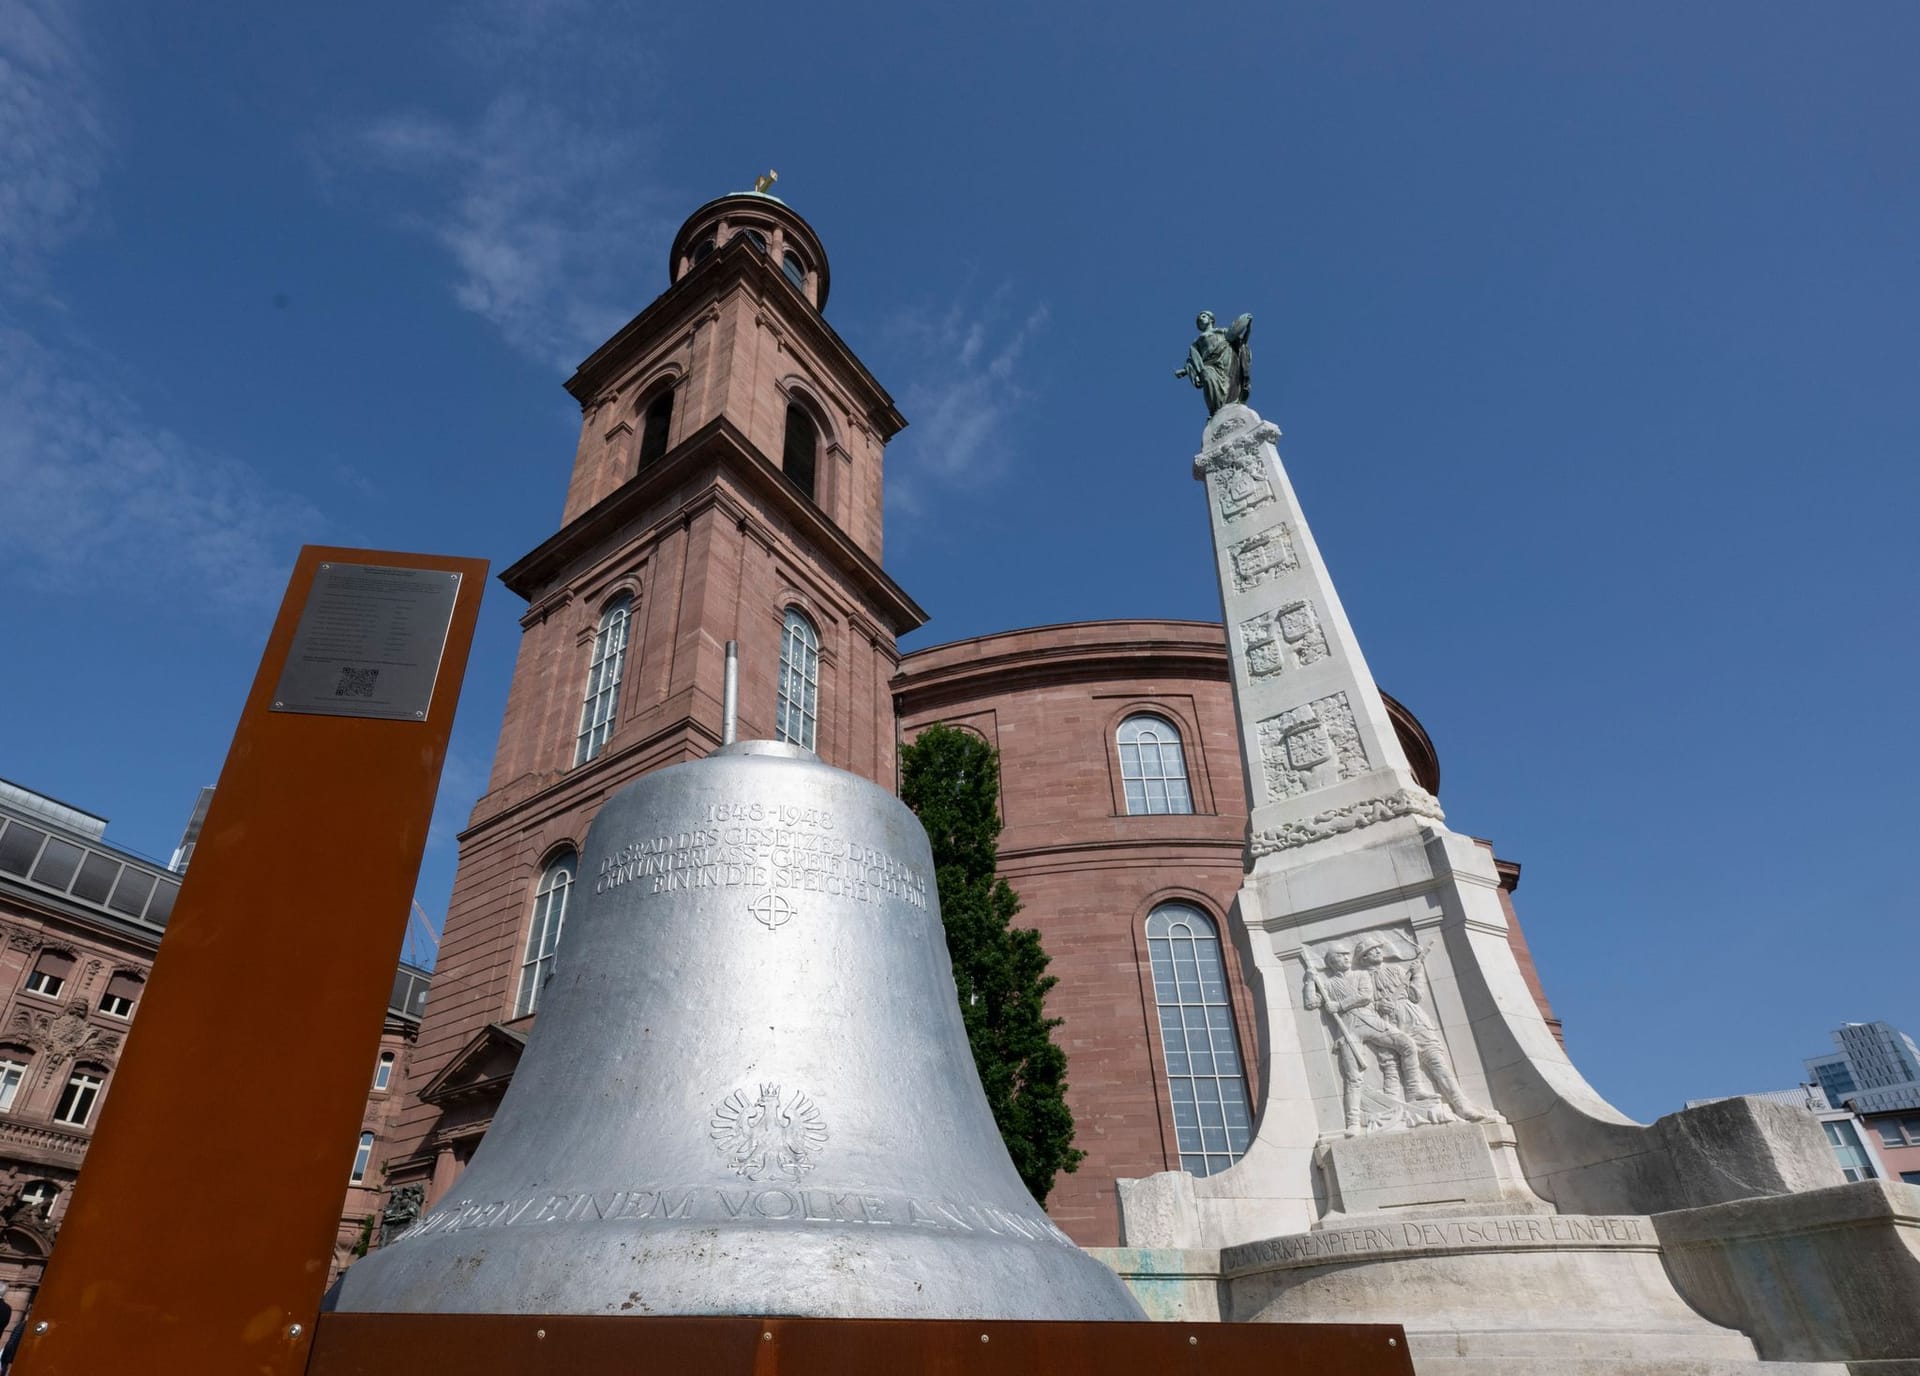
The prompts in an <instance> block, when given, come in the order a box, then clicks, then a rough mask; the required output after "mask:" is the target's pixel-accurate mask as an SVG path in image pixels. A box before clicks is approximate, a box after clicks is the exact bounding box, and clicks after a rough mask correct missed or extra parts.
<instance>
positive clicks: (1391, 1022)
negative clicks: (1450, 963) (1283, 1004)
mask: <svg viewBox="0 0 1920 1376" xmlns="http://www.w3.org/2000/svg"><path fill="white" fill-rule="evenodd" d="M1404 940H1405V946H1404V947H1403V946H1402V945H1401V941H1400V939H1396V938H1394V937H1392V936H1389V935H1387V934H1386V933H1382V932H1369V933H1367V934H1366V935H1365V936H1362V937H1361V938H1360V939H1359V940H1358V941H1356V942H1355V943H1354V944H1353V945H1352V946H1351V947H1349V946H1348V945H1347V944H1346V943H1344V942H1334V943H1332V944H1331V945H1328V946H1324V947H1322V948H1321V949H1320V950H1318V951H1314V950H1312V949H1310V948H1308V947H1306V946H1302V947H1301V948H1300V962H1301V964H1302V966H1303V967H1304V969H1305V982H1304V986H1303V988H1302V991H1301V993H1302V997H1301V1002H1302V1003H1303V1004H1304V1005H1305V1006H1306V1007H1308V1008H1310V1009H1316V1010H1318V1011H1319V1012H1320V1014H1321V1018H1322V1020H1323V1021H1324V1023H1325V1024H1326V1027H1327V1034H1328V1040H1329V1042H1330V1044H1331V1050H1332V1053H1333V1057H1334V1061H1335V1063H1336V1065H1337V1066H1338V1068H1339V1072H1340V1087H1341V1099H1342V1103H1343V1106H1344V1108H1345V1117H1346V1135H1347V1136H1349V1137H1358V1136H1359V1135H1360V1134H1361V1133H1364V1132H1385V1131H1390V1130H1392V1129H1396V1128H1416V1127H1424V1126H1427V1125H1430V1124H1434V1123H1450V1122H1454V1121H1456V1120H1458V1119H1466V1120H1467V1121H1468V1122H1479V1121H1481V1120H1482V1119H1484V1118H1486V1117H1487V1116H1488V1115H1487V1114H1486V1113H1485V1112H1484V1111H1482V1110H1481V1109H1480V1108H1478V1107H1476V1106H1475V1105H1474V1104H1473V1102H1472V1101H1471V1100H1469V1099H1468V1098H1467V1096H1466V1094H1465V1092H1464V1091H1463V1090H1462V1089H1461V1088H1460V1082H1459V1079H1458V1077H1457V1076H1456V1075H1455V1074H1454V1071H1453V1062H1452V1060H1451V1059H1450V1058H1449V1057H1448V1055H1447V1049H1446V1045H1445V1043H1444V1042H1442V1041H1441V1038H1440V1031H1439V1029H1438V1028H1436V1027H1435V1026H1434V1025H1433V1021H1432V1019H1431V1018H1429V1017H1428V1016H1427V1013H1426V1009H1425V1008H1424V1007H1423V1004H1424V1003H1425V1002H1426V996H1425V995H1424V994H1423V993H1422V989H1421V986H1422V984H1424V983H1425V975H1426V968H1425V960H1426V952H1425V951H1424V950H1422V949H1420V948H1419V947H1418V946H1415V945H1414V943H1413V940H1412V936H1411V934H1409V935H1408V936H1407V937H1406V938H1404Z"/></svg>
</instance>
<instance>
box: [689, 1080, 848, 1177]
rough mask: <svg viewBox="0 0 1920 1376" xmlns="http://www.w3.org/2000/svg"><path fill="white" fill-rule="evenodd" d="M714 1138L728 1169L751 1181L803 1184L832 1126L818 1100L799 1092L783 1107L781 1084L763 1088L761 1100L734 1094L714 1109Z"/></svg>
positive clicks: (741, 1090)
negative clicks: (800, 1181)
mask: <svg viewBox="0 0 1920 1376" xmlns="http://www.w3.org/2000/svg"><path fill="white" fill-rule="evenodd" d="M709 1135H710V1136H711V1137H712V1138H713V1144H714V1145H715V1146H716V1147H718V1148H719V1149H720V1154H721V1155H722V1156H724V1157H726V1158H727V1165H729V1166H730V1167H732V1168H733V1170H734V1172H735V1173H736V1174H738V1175H743V1176H745V1177H746V1178H747V1179H749V1180H762V1179H766V1178H768V1177H769V1176H774V1177H778V1176H785V1177H786V1178H787V1179H789V1180H798V1179H799V1178H800V1177H801V1176H803V1175H805V1174H806V1173H807V1172H808V1171H810V1170H812V1169H813V1163H814V1159H815V1158H816V1157H818V1156H819V1155H820V1152H821V1149H822V1148H824V1147H825V1146H826V1145H827V1125H826V1122H825V1120H824V1119H822V1118H821V1116H820V1110H819V1109H818V1108H816V1107H815V1106H814V1103H813V1100H811V1099H809V1098H808V1097H807V1096H806V1095H805V1094H803V1093H802V1092H801V1091H799V1090H797V1089H796V1090H795V1091H794V1092H793V1093H792V1094H790V1095H788V1096H787V1098H786V1100H785V1102H784V1103H783V1102H782V1101H781V1098H780V1086H779V1085H777V1084H766V1085H761V1086H760V1094H759V1097H758V1098H751V1097H749V1096H748V1093H747V1091H746V1090H744V1089H736V1090H734V1092H733V1093H731V1094H729V1095H728V1096H727V1097H726V1098H724V1099H722V1100H721V1101H720V1102H719V1104H718V1105H716V1106H715V1108H714V1110H713V1125H712V1131H711V1133H710V1134H709Z"/></svg>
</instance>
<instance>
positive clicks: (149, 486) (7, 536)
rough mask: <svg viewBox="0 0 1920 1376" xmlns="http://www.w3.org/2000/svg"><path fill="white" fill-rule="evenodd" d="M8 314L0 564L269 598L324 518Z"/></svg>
mask: <svg viewBox="0 0 1920 1376" xmlns="http://www.w3.org/2000/svg"><path fill="white" fill-rule="evenodd" d="M88 376H89V373H88V370H86V369H82V368H77V367H75V366H74V363H73V360H72V358H71V357H70V356H68V355H65V354H56V353H54V352H53V351H52V350H49V349H47V348H45V347H44V346H42V345H41V344H40V343H39V342H38V341H36V340H35V339H34V338H33V337H32V336H31V335H29V334H28V333H27V332H26V331H25V330H22V329H19V328H16V327H14V326H12V325H9V324H6V323H5V322H0V493H5V494H6V499H5V500H4V501H0V567H7V566H10V568H11V571H12V572H13V573H15V574H17V575H18V576H20V577H22V578H24V579H25V580H26V581H28V582H30V583H33V584H37V585H41V586H52V585H61V586H66V587H69V588H71V587H75V586H84V587H88V588H99V587H105V586H112V587H115V588H117V589H119V590H120V592H121V593H122V594H130V595H132V596H135V597H138V596H141V595H143V594H144V595H150V596H156V597H158V596H168V597H171V596H175V595H177V587H178V584H179V583H180V582H181V581H182V580H184V579H190V580H191V582H192V585H193V587H194V590H195V591H194V596H195V597H196V598H201V599H205V600H207V601H210V602H212V603H215V604H218V605H221V606H224V607H226V608H228V609H230V610H254V609H257V608H258V607H260V606H262V605H271V604H272V603H273V602H274V601H276V600H277V599H278V597H279V595H280V591H281V589H282V587H283V586H284V585H285V582H286V571H287V569H288V567H289V566H290V565H291V562H292V557H293V554H294V551H295V547H296V546H297V544H298V543H299V540H300V539H301V538H302V537H310V536H311V535H312V534H313V533H314V532H315V531H316V530H317V529H318V528H319V523H320V517H319V515H318V513H317V512H315V511H314V510H313V508H312V507H311V506H309V505H308V504H307V503H306V502H305V501H304V500H303V499H301V498H298V497H295V496H291V495H289V494H287V493H284V492H281V491H279V490H278V489H276V488H274V487H273V486H271V485H270V484H268V483H267V482H265V481H263V480H262V479H261V478H260V477H259V475H258V474H257V473H255V472H254V470H253V469H251V468H249V467H247V466H246V465H245V464H241V463H236V462H234V461H232V460H228V459H221V458H217V457H214V456H210V455H206V454H203V453H198V452H196V451H195V450H194V448H193V447H192V446H191V445H189V444H188V443H187V442H185V441H183V440H182V439H180V438H179V437H178V436H176V435H172V434H170V433H168V432H167V431H165V430H164V429H157V428H156V427H154V426H153V425H152V423H151V422H150V421H149V419H148V418H147V417H145V416H144V415H142V414H141V412H140V410H139V409H138V408H137V407H135V406H134V405H132V404H131V403H130V402H128V401H127V400H126V399H125V398H123V397H121V396H119V395H117V394H116V393H115V392H114V391H113V390H112V389H111V388H109V387H103V386H99V385H95V384H94V383H92V382H88V381H82V380H81V379H83V378H86V377H88Z"/></svg>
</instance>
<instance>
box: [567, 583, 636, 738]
mask: <svg viewBox="0 0 1920 1376" xmlns="http://www.w3.org/2000/svg"><path fill="white" fill-rule="evenodd" d="M632 610H633V599H632V598H631V597H628V596H627V595H626V594H625V593H622V594H621V595H620V596H618V597H616V598H614V599H613V601H611V602H609V603H607V608H606V610H605V611H603V612H601V613H600V629H599V630H597V631H595V632H594V636H593V661H592V663H591V664H589V665H588V667H587V700H586V701H585V702H583V703H582V704H581V705H580V738H579V740H578V742H576V744H575V745H574V750H573V762H574V763H575V764H585V763H586V762H587V761H588V760H590V759H592V758H593V757H594V756H595V755H598V754H599V753H600V747H601V746H603V745H605V744H606V743H607V737H609V736H611V735H612V734H613V713H614V709H615V708H616V707H618V706H619V703H620V670H621V666H622V665H624V664H625V663H626V662H627V622H628V621H629V619H630V614H631V612H632Z"/></svg>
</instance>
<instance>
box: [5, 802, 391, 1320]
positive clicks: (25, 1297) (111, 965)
mask: <svg viewBox="0 0 1920 1376" xmlns="http://www.w3.org/2000/svg"><path fill="white" fill-rule="evenodd" d="M200 814H202V815H203V814H204V799H203V806H202V808H201V809H200ZM106 829H107V819H106V818H104V817H99V816H96V815H94V814H92V813H89V812H85V811H82V810H81V809H79V808H76V807H73V806H70V805H69V804H66V803H62V802H60V801H58V800H57V799H54V798H50V797H48V796H46V795H45V794H41V793H37V792H34V791H33V790H31V789H28V788H24V787H22V786H20V785H18V784H12V783H8V782H6V781H5V780H0V1303H4V1306H5V1314H4V1322H0V1341H3V1340H4V1337H5V1335H6V1333H7V1332H8V1331H10V1329H11V1327H12V1326H13V1325H15V1324H17V1323H18V1322H19V1321H20V1319H21V1316H22V1315H23V1314H24V1313H25V1312H26V1309H27V1306H28V1305H29V1304H31V1302H32V1300H33V1296H34V1293H35V1292H36V1291H37V1289H38V1288H39V1284H40V1277H41V1273H42V1271H43V1270H44V1268H45V1264H46V1258H47V1255H48V1253H49V1252H50V1251H51V1249H52V1247H53V1244H54V1240H55V1239H56V1238H57V1237H58V1235H59V1232H60V1223H61V1220H62V1219H63V1218H64V1217H65V1215H66V1211H67V1205H68V1203H69V1201H70V1199H71V1196H72V1191H73V1187H74V1182H75V1181H76V1179H77V1178H78V1176H79V1173H80V1167H81V1163H82V1161H83V1160H84V1158H85V1156H86V1151H87V1146H88V1144H89V1142H90V1141H91V1140H92V1135H93V1126H94V1123H95V1122H96V1121H97V1119H98V1116H99V1107H100V1103H101V1101H102V1099H104V1097H105V1096H106V1095H107V1094H109V1093H111V1092H112V1089H113V1075H114V1069H115V1067H116V1065H117V1064H118V1062H119V1059H120V1051H121V1048H122V1046H123V1045H124V1043H125V1041H126V1038H127V1035H128V1033H129V1032H130V1031H131V1029H132V1027H133V1025H134V1023H135V1021H136V1019H137V1018H138V1015H139V1011H140V996H141V993H142V991H143V989H144V988H145V984H146V979H147V974H148V971H149V970H150V969H151V968H152V965H153V959H154V955H155V953H156V952H157V951H158V949H159V946H160V941H161V938H162V936H163V935H164V934H165V932H166V928H167V921H168V918H169V917H170V916H171V915H172V912H173V905H174V900H175V899H176V898H177V897H178V895H179V892H180V884H181V878H182V876H181V874H180V873H179V872H178V871H176V870H175V869H172V868H169V866H167V865H163V864H161V863H159V862H158V861H155V860H150V859H148V858H147V857H145V856H142V855H137V854H135V853H133V852H131V851H128V850H124V849H122V848H120V847H118V846H115V845H113V844H112V843H110V842H108V841H107V840H106V839H105V836H106ZM191 838H192V827H191V826H190V827H189V829H188V839H187V840H186V841H184V842H183V843H182V846H181V848H180V852H179V853H177V854H176V856H175V860H174V863H175V864H176V865H177V864H180V863H182V860H183V859H184V856H185V854H187V853H189V851H190V847H191V843H192V841H191ZM428 978H429V977H428V975H427V972H426V971H424V970H421V969H418V968H417V967H412V966H403V967H402V969H401V970H400V972H399V973H398V975H397V977H396V979H395V982H394V996H393V999H392V1001H391V1006H390V1007H389V1009H388V1012H387V1019H386V1024H385V1027H384V1029H383V1032H382V1035H381V1042H380V1053H379V1058H378V1062H377V1064H376V1065H375V1067H374V1068H373V1072H372V1073H373V1081H372V1088H371V1090H370V1091H369V1095H368V1101H367V1112H366V1118H365V1121H364V1122H363V1124H362V1134H361V1143H362V1148H361V1151H360V1153H359V1154H358V1155H357V1156H356V1158H355V1165H354V1173H353V1179H352V1180H351V1181H350V1182H348V1183H347V1188H346V1190H345V1198H344V1201H343V1204H342V1209H341V1222H340V1235H339V1238H340V1240H339V1242H338V1245H337V1246H336V1248H335V1264H336V1266H339V1267H344V1266H345V1265H346V1264H347V1263H348V1262H349V1261H350V1260H351V1259H352V1256H353V1254H354V1250H355V1248H356V1247H359V1246H361V1245H362V1239H363V1234H365V1233H368V1232H371V1231H372V1230H373V1229H374V1228H376V1227H377V1215H378V1213H379V1211H380V1208H381V1206H382V1201H383V1199H384V1192H383V1190H382V1179H381V1175H380V1170H381V1167H382V1166H383V1164H384V1150H383V1143H384V1140H385V1138H386V1137H387V1135H388V1122H389V1118H390V1116H391V1111H392V1108H393V1105H394V1103H395V1101H396V1100H397V1099H398V1092H399V1088H400V1084H401V1080H402V1077H403V1076H404V1074H405V1069H406V1056H407V1051H408V1049H409V1047H411V1045H412V1043H413V1039H414V1036H415V1034H416V1032H417V1031H418V1028H419V1025H420V1015H421V1012H422V1010H423V1009H424V1007H425V1002H426V989H427V981H428ZM215 1145H216V1144H215V1143H214V1142H213V1141H212V1140H210V1141H209V1150H210V1151H211V1150H214V1149H215ZM183 1207H193V1206H192V1204H191V1201H183ZM370 1220H372V1221H370Z"/></svg>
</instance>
